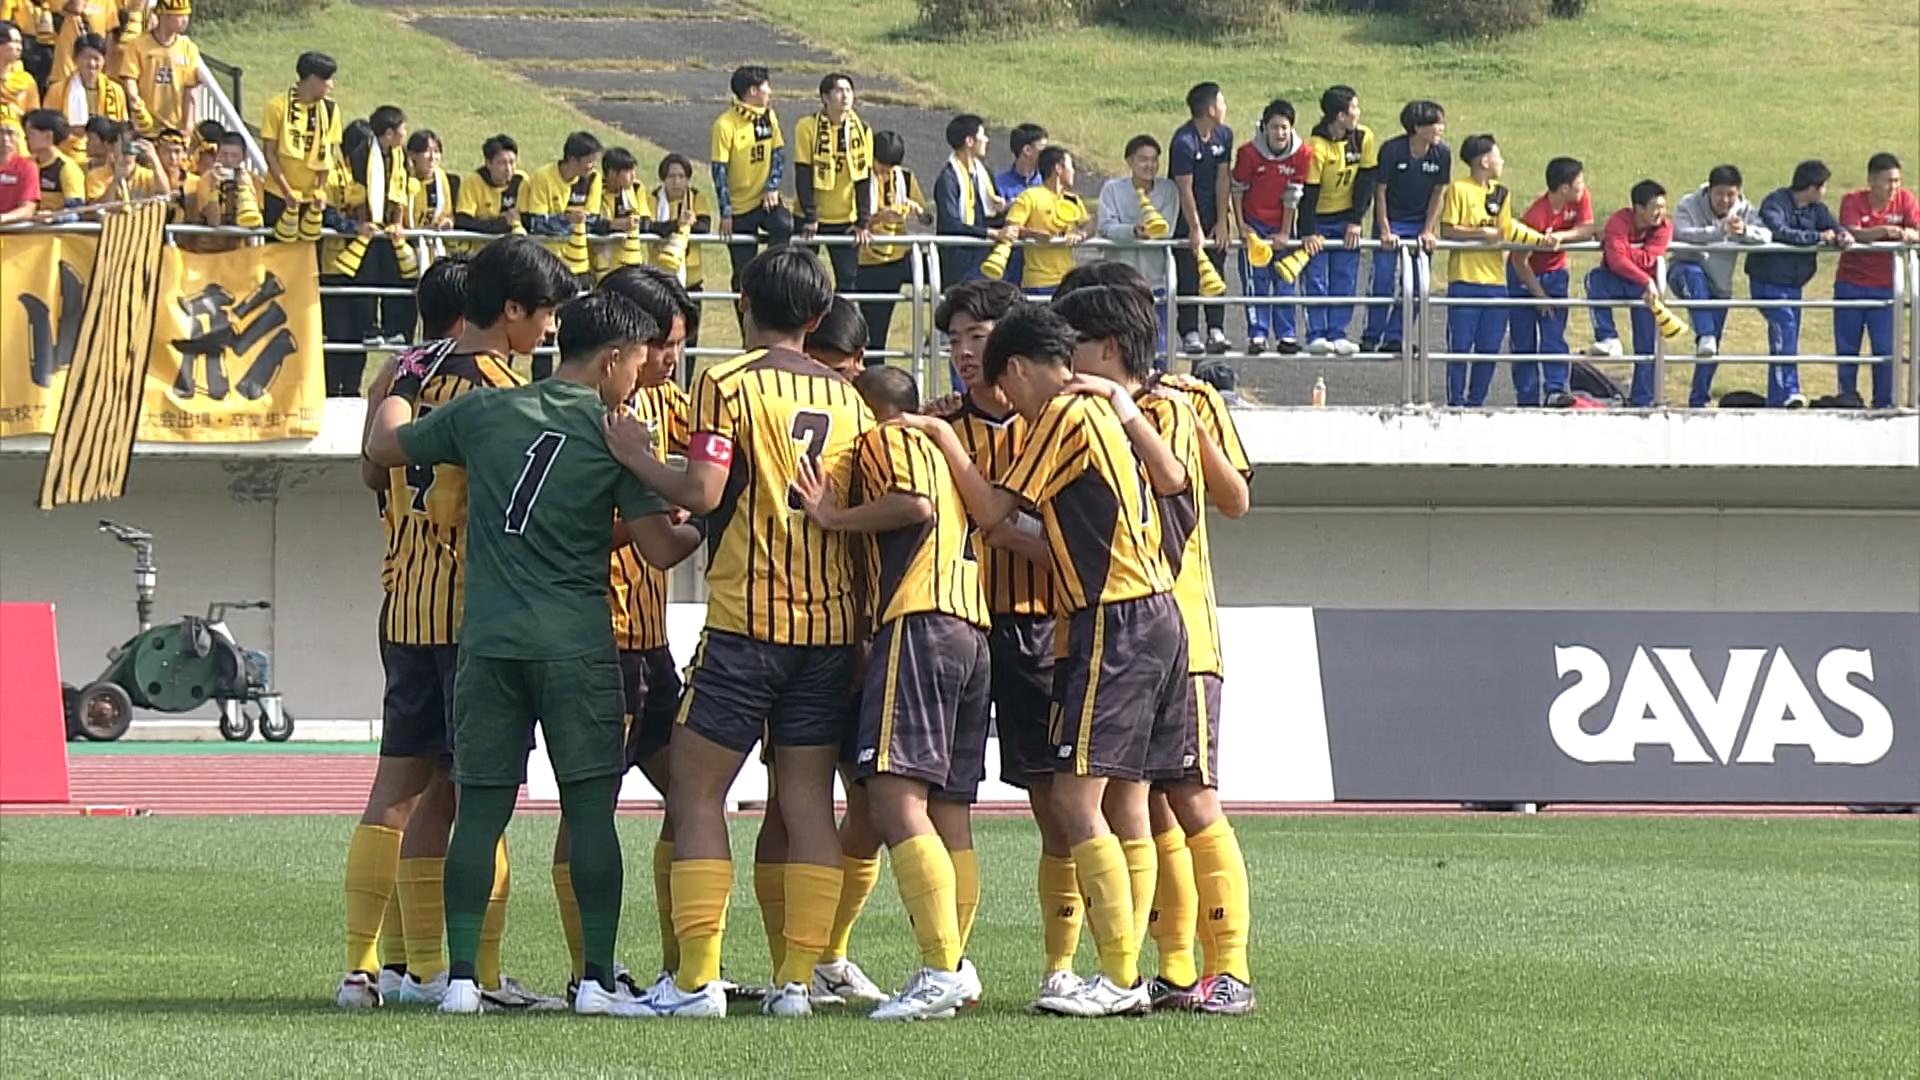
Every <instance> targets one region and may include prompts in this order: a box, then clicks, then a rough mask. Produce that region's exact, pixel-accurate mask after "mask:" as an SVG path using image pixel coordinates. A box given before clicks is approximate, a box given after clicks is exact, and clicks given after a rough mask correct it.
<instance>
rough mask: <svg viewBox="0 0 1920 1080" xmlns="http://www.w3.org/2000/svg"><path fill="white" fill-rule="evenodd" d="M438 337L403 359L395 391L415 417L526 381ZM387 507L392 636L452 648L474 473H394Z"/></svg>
mask: <svg viewBox="0 0 1920 1080" xmlns="http://www.w3.org/2000/svg"><path fill="white" fill-rule="evenodd" d="M450 347H451V343H450V342H434V343H431V344H428V345H423V346H421V347H420V348H418V349H415V350H413V351H412V352H410V353H408V354H406V355H405V356H402V357H401V358H400V360H399V362H398V365H397V367H396V368H395V371H394V377H393V390H392V391H391V392H392V393H394V394H396V395H398V396H400V397H402V398H405V399H406V400H408V401H410V402H412V403H413V412H414V417H415V419H419V418H422V417H425V416H426V415H427V414H429V413H431V412H432V411H433V410H434V409H435V408H437V407H439V406H441V405H445V404H446V403H447V402H449V401H452V400H454V399H455V398H457V397H459V396H460V395H462V394H465V393H468V392H470V391H473V390H477V389H481V388H484V387H494V386H518V385H520V384H521V383H522V382H523V381H524V380H522V379H521V378H520V376H518V375H516V374H514V372H513V369H512V368H510V367H508V366H507V360H506V358H505V357H502V356H497V355H494V354H492V353H455V352H451V351H449V349H450ZM387 508H388V513H389V515H390V516H391V517H392V519H393V526H392V531H391V533H390V534H389V536H390V539H389V542H388V546H387V552H388V554H387V559H388V564H389V565H390V566H391V567H392V573H391V576H390V578H389V580H390V581H391V582H392V586H391V588H390V589H389V590H388V600H387V614H386V619H385V623H384V625H383V627H382V629H383V630H384V631H385V633H386V636H387V640H388V641H392V642H395V643H398V644H402V645H452V644H454V643H455V642H456V641H457V640H458V633H459V628H460V615H461V611H462V609H463V607H464V604H465V595H464V589H465V576H464V574H463V573H462V572H461V565H460V560H461V557H462V554H463V551H462V545H463V543H464V540H465V532H466V525H467V471H466V470H465V469H462V468H460V467H458V466H455V465H409V466H406V467H404V468H399V469H392V470H389V479H388V488H387Z"/></svg>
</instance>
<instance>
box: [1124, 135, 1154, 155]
mask: <svg viewBox="0 0 1920 1080" xmlns="http://www.w3.org/2000/svg"><path fill="white" fill-rule="evenodd" d="M1147 146H1151V147H1153V152H1154V153H1156V154H1158V153H1159V152H1160V140H1159V139H1156V138H1154V137H1153V136H1151V135H1135V136H1134V137H1133V138H1131V139H1128V140H1127V152H1126V154H1124V155H1123V156H1125V157H1129V158H1130V157H1132V156H1133V155H1135V154H1137V153H1139V152H1140V150H1141V148H1142V147H1147Z"/></svg>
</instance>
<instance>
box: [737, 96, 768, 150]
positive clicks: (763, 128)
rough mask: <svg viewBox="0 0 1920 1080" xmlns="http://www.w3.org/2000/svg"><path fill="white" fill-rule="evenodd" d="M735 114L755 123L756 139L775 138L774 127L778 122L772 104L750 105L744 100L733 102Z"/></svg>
mask: <svg viewBox="0 0 1920 1080" xmlns="http://www.w3.org/2000/svg"><path fill="white" fill-rule="evenodd" d="M733 112H734V115H736V116H739V117H742V118H743V119H746V120H749V121H751V122H752V123H753V137H754V139H756V140H758V141H760V142H765V141H767V140H768V139H771V138H773V128H774V125H775V124H776V123H777V122H778V121H776V120H775V119H774V116H773V108H772V106H764V107H763V106H758V105H749V104H747V103H746V102H744V101H736V102H734V103H733Z"/></svg>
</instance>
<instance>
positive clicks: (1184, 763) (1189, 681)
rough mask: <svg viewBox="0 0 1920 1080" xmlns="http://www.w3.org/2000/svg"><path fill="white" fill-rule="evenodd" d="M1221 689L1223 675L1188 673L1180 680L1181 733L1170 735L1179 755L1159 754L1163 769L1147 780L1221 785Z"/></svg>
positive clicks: (1154, 772)
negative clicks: (1174, 741) (1221, 676)
mask: <svg viewBox="0 0 1920 1080" xmlns="http://www.w3.org/2000/svg"><path fill="white" fill-rule="evenodd" d="M1220 686H1221V683H1220V676H1218V675H1214V674H1210V673H1201V674H1189V675H1187V676H1186V678H1184V679H1182V680H1181V682H1180V687H1181V693H1180V695H1179V705H1178V706H1177V709H1178V711H1179V714H1180V715H1179V719H1180V726H1179V730H1178V731H1177V732H1172V733H1167V737H1168V738H1170V739H1175V740H1177V742H1176V743H1175V744H1174V745H1175V746H1177V747H1178V754H1177V756H1176V755H1175V753H1174V752H1173V751H1172V750H1171V749H1163V751H1162V752H1159V753H1156V754H1155V755H1154V757H1155V760H1156V761H1158V762H1160V763H1161V764H1160V767H1158V768H1155V769H1153V770H1150V771H1149V772H1148V774H1147V779H1149V780H1160V781H1180V782H1184V783H1189V784H1199V785H1200V786H1201V787H1210V788H1211V787H1219V786H1220ZM1155 731H1156V734H1158V733H1160V732H1161V729H1160V728H1159V727H1158V726H1156V728H1155ZM1169 762H1174V763H1175V764H1169Z"/></svg>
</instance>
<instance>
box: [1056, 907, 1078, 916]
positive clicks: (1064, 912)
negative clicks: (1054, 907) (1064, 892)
mask: <svg viewBox="0 0 1920 1080" xmlns="http://www.w3.org/2000/svg"><path fill="white" fill-rule="evenodd" d="M1076 914H1078V912H1077V911H1076V909H1074V908H1072V907H1063V908H1061V909H1060V910H1059V911H1056V912H1054V913H1053V917H1054V918H1056V919H1071V918H1073V917H1074V915H1076Z"/></svg>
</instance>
